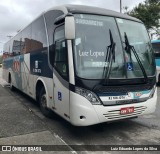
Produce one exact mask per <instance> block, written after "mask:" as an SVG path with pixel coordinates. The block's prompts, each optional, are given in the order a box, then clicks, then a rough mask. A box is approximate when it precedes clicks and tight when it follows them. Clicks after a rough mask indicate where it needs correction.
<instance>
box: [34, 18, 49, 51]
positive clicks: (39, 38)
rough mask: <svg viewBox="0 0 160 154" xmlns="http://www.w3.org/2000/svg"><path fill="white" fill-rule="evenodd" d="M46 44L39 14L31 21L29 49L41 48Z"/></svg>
mask: <svg viewBox="0 0 160 154" xmlns="http://www.w3.org/2000/svg"><path fill="white" fill-rule="evenodd" d="M46 46H47V38H46V31H45V24H44V19H43V17H42V16H41V17H40V18H38V19H37V20H35V21H34V22H33V23H32V40H31V50H32V51H35V50H36V51H37V50H43V49H44V48H45V47H46Z"/></svg>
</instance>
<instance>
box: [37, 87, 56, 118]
mask: <svg viewBox="0 0 160 154" xmlns="http://www.w3.org/2000/svg"><path fill="white" fill-rule="evenodd" d="M39 105H40V109H41V112H42V113H43V115H45V116H46V117H49V118H51V117H52V114H53V113H52V111H51V110H50V109H49V108H47V95H46V91H45V89H44V88H42V89H41V91H40V94H39Z"/></svg>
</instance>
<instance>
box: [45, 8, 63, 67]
mask: <svg viewBox="0 0 160 154" xmlns="http://www.w3.org/2000/svg"><path fill="white" fill-rule="evenodd" d="M62 14H63V12H62V11H58V10H51V11H49V12H47V13H46V14H45V15H44V16H45V21H46V26H47V32H48V41H49V61H50V64H51V65H52V66H53V53H54V45H53V34H54V30H55V27H56V25H54V21H55V19H56V18H57V17H59V16H61V15H62Z"/></svg>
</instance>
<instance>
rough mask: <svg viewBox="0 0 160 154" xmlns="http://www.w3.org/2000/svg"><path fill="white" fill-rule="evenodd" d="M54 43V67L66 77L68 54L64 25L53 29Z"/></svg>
mask: <svg viewBox="0 0 160 154" xmlns="http://www.w3.org/2000/svg"><path fill="white" fill-rule="evenodd" d="M54 43H55V51H54V52H55V54H54V68H55V69H56V70H57V71H58V72H59V74H60V75H61V76H62V77H63V78H65V79H68V55H67V47H66V41H65V35H64V26H60V27H58V28H57V29H56V30H55V35H54Z"/></svg>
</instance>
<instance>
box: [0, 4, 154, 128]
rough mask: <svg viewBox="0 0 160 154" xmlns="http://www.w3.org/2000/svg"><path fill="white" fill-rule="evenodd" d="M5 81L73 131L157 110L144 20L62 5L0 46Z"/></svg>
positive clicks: (94, 9) (148, 41)
mask: <svg viewBox="0 0 160 154" xmlns="http://www.w3.org/2000/svg"><path fill="white" fill-rule="evenodd" d="M3 58H4V60H3V78H4V79H5V80H6V81H7V82H8V83H10V87H11V89H13V88H15V87H16V88H17V89H19V90H21V91H22V92H24V93H25V94H27V95H29V96H30V97H32V98H33V99H35V100H37V101H38V102H39V103H40V108H41V111H42V113H43V114H44V115H46V116H50V115H51V113H52V111H53V112H55V113H57V114H58V115H60V116H61V117H63V118H64V119H66V120H67V121H69V122H70V123H71V124H73V125H76V126H87V125H93V124H97V123H103V122H108V121H114V120H120V119H126V118H132V117H137V116H140V115H144V114H150V113H152V112H154V111H155V108H156V102H157V89H156V86H155V84H156V73H155V72H156V66H155V61H154V56H153V52H152V50H151V43H150V40H149V37H148V34H147V31H146V29H145V26H144V25H143V23H142V22H141V21H140V20H138V19H135V18H133V17H130V16H128V15H124V14H120V13H117V12H114V11H110V10H106V9H102V8H97V7H89V6H76V5H65V6H60V7H55V8H53V9H50V10H49V11H47V12H45V13H43V14H42V15H40V16H39V17H38V18H37V19H35V20H34V21H33V22H32V23H31V24H29V25H28V26H27V27H26V28H24V29H23V30H22V31H21V32H19V33H18V34H17V35H16V36H15V37H13V38H12V39H11V40H9V41H8V42H7V43H6V44H5V45H4V54H3Z"/></svg>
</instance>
